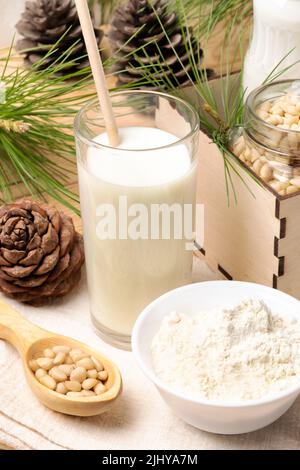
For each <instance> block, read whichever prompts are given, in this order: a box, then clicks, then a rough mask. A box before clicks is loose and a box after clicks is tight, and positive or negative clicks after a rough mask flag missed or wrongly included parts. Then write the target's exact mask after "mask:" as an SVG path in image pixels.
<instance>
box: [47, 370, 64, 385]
mask: <svg viewBox="0 0 300 470" xmlns="http://www.w3.org/2000/svg"><path fill="white" fill-rule="evenodd" d="M49 375H50V376H51V377H53V379H54V380H56V382H64V381H65V380H67V379H68V376H67V374H65V373H64V372H63V371H62V370H60V369H59V368H58V367H52V369H50V370H49Z"/></svg>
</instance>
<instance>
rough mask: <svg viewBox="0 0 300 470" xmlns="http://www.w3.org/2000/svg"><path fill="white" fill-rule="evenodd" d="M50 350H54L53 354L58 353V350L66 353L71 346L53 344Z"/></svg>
mask: <svg viewBox="0 0 300 470" xmlns="http://www.w3.org/2000/svg"><path fill="white" fill-rule="evenodd" d="M52 351H53V352H55V354H58V353H60V352H62V353H65V354H68V352H70V351H71V348H70V347H69V346H64V345H59V346H53V348H52Z"/></svg>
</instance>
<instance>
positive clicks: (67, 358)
mask: <svg viewBox="0 0 300 470" xmlns="http://www.w3.org/2000/svg"><path fill="white" fill-rule="evenodd" d="M73 363H74V361H73V359H72V358H71V356H69V355H68V356H67V357H66V359H65V364H68V365H71V364H73Z"/></svg>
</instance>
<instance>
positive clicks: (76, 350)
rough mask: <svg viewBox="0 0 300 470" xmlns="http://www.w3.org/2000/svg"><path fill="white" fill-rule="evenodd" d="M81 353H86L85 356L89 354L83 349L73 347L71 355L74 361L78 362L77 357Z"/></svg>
mask: <svg viewBox="0 0 300 470" xmlns="http://www.w3.org/2000/svg"><path fill="white" fill-rule="evenodd" d="M80 355H84V357H87V356H88V354H85V353H84V352H83V351H81V349H78V348H74V349H71V351H70V353H69V356H70V357H71V358H72V360H73V362H76V360H77V359H76V358H77V357H79V356H80ZM80 359H81V358H80Z"/></svg>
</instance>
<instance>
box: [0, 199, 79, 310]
mask: <svg viewBox="0 0 300 470" xmlns="http://www.w3.org/2000/svg"><path fill="white" fill-rule="evenodd" d="M83 262H84V254H83V241H82V237H81V235H79V234H78V233H77V232H75V229H74V225H73V221H72V219H71V218H70V217H67V216H66V215H64V214H63V213H59V212H58V211H57V210H56V209H54V208H53V207H50V206H47V205H44V204H43V205H39V204H38V203H36V202H32V201H30V200H26V199H23V200H20V201H17V202H15V203H13V204H6V205H4V206H2V207H1V208H0V290H1V291H2V292H4V293H5V294H7V295H8V296H10V297H13V298H14V299H17V300H19V301H21V302H25V303H29V304H36V305H41V304H43V303H46V302H47V301H48V300H50V299H54V298H56V297H62V296H64V295H66V294H68V293H69V292H70V291H71V290H72V289H73V288H74V287H75V286H76V285H77V283H78V282H79V279H80V270H81V266H82V264H83Z"/></svg>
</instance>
